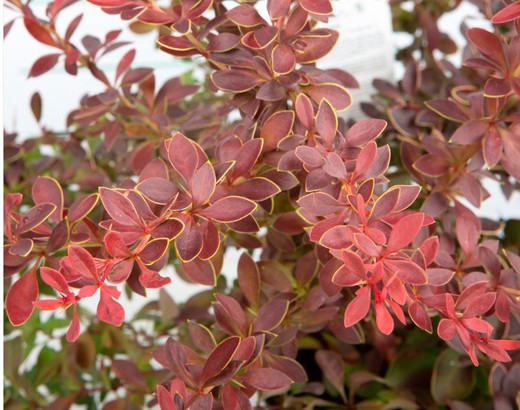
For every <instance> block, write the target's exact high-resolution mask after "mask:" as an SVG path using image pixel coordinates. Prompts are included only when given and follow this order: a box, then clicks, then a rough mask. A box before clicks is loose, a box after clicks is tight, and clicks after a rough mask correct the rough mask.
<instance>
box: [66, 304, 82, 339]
mask: <svg viewBox="0 0 520 410" xmlns="http://www.w3.org/2000/svg"><path fill="white" fill-rule="evenodd" d="M72 309H73V311H72V321H71V322H70V326H69V330H67V335H66V336H65V339H66V340H67V342H69V343H72V342H75V341H76V340H77V339H78V337H79V333H80V331H81V323H80V321H79V315H78V309H77V307H76V304H74V306H73V307H72Z"/></svg>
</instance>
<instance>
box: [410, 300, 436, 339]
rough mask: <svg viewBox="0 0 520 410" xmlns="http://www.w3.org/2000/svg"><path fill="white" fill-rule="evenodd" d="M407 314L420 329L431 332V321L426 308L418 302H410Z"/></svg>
mask: <svg viewBox="0 0 520 410" xmlns="http://www.w3.org/2000/svg"><path fill="white" fill-rule="evenodd" d="M408 314H409V315H410V318H411V319H412V320H413V322H414V323H415V324H416V325H417V327H419V328H420V329H422V330H426V331H427V332H428V333H431V332H432V331H433V330H432V322H431V320H430V317H429V316H428V313H427V312H426V309H424V307H423V305H421V304H420V303H419V302H415V301H414V302H412V303H411V304H410V306H409V308H408Z"/></svg>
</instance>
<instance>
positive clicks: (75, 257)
mask: <svg viewBox="0 0 520 410" xmlns="http://www.w3.org/2000/svg"><path fill="white" fill-rule="evenodd" d="M69 260H70V263H71V264H72V268H73V269H74V270H75V272H76V273H77V274H79V275H81V276H82V277H84V278H87V279H91V280H93V281H94V282H95V283H97V282H99V275H98V273H97V269H96V263H95V262H94V258H93V257H92V255H91V254H90V253H89V252H88V251H87V250H86V249H84V248H82V247H81V246H77V245H71V246H69Z"/></svg>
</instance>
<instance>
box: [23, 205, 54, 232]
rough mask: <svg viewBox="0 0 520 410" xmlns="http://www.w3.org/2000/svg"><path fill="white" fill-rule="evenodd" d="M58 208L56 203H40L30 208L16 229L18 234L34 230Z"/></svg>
mask: <svg viewBox="0 0 520 410" xmlns="http://www.w3.org/2000/svg"><path fill="white" fill-rule="evenodd" d="M55 210H56V205H54V204H49V203H47V204H39V205H36V206H34V207H33V208H31V209H29V211H27V213H26V214H25V216H24V217H22V220H21V223H20V225H18V227H17V229H16V233H17V234H22V233H25V232H29V231H32V230H33V229H34V228H36V227H38V226H40V225H41V224H42V223H44V222H45V221H46V220H47V219H48V218H49V217H50V216H51V215H52V214H53V212H54V211H55Z"/></svg>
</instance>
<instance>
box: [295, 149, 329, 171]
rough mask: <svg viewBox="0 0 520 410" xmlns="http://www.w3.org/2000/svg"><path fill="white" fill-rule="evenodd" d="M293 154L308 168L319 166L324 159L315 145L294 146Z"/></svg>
mask: <svg viewBox="0 0 520 410" xmlns="http://www.w3.org/2000/svg"><path fill="white" fill-rule="evenodd" d="M295 154H296V156H297V157H298V158H299V159H300V160H301V161H302V162H303V163H304V164H305V165H306V166H307V167H310V168H317V167H321V166H322V165H323V163H324V161H325V158H324V157H323V155H322V154H321V152H320V151H319V150H318V149H317V148H316V147H309V146H307V145H302V146H300V147H296V150H295Z"/></svg>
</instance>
